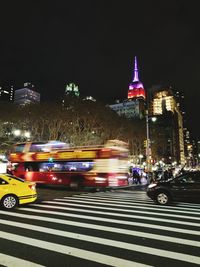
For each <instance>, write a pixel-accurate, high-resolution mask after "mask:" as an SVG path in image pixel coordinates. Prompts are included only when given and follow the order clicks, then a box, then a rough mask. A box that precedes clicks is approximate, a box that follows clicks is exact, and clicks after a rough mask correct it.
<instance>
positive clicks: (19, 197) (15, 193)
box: [0, 174, 37, 210]
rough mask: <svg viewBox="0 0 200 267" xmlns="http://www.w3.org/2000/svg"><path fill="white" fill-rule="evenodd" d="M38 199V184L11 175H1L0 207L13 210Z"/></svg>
mask: <svg viewBox="0 0 200 267" xmlns="http://www.w3.org/2000/svg"><path fill="white" fill-rule="evenodd" d="M36 199H37V192H36V184H35V183H33V182H28V181H24V180H23V179H21V178H18V177H16V176H13V175H10V174H0V206H1V207H2V208H4V209H8V210H9V209H13V208H15V207H17V206H18V205H20V204H26V203H31V202H34V201H35V200H36Z"/></svg>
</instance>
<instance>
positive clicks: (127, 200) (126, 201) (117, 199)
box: [54, 195, 200, 215]
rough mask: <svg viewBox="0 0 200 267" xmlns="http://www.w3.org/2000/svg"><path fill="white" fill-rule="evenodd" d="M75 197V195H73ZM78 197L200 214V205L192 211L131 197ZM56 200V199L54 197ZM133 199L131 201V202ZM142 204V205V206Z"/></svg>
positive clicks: (80, 197)
mask: <svg viewBox="0 0 200 267" xmlns="http://www.w3.org/2000/svg"><path fill="white" fill-rule="evenodd" d="M64 198H68V197H64ZM73 198H74V199H75V197H73ZM76 198H77V199H83V200H84V199H88V200H91V201H94V202H98V201H99V200H102V201H104V202H109V203H115V202H116V203H121V204H127V205H134V207H135V206H137V208H138V209H139V208H141V209H142V208H144V207H145V209H152V210H155V207H156V210H161V211H163V210H165V211H170V212H177V213H179V212H182V211H184V213H186V214H194V213H197V214H199V215H200V210H199V209H200V205H199V209H197V208H190V211H188V207H179V206H178V207H177V206H171V208H170V206H157V205H155V204H149V203H148V204H144V203H141V202H135V198H129V199H127V198H126V199H122V198H121V197H117V198H114V199H113V198H108V197H95V196H89V197H87V196H81V195H80V196H79V197H76ZM54 200H55V199H54ZM130 201H131V202H130ZM140 206H142V207H140ZM174 208H176V210H174Z"/></svg>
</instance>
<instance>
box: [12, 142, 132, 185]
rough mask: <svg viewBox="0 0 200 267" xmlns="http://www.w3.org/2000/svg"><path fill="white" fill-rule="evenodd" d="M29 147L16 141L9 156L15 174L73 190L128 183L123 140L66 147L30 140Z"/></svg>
mask: <svg viewBox="0 0 200 267" xmlns="http://www.w3.org/2000/svg"><path fill="white" fill-rule="evenodd" d="M23 146H24V148H23ZM27 146H28V145H27V143H23V144H17V145H15V147H14V148H15V149H14V153H11V154H10V155H9V160H10V161H11V163H12V165H13V166H15V168H14V169H13V174H14V175H16V176H18V177H21V178H23V179H25V180H28V181H34V182H36V183H38V184H39V183H40V184H46V185H65V186H69V187H70V188H73V189H80V187H95V188H113V187H119V186H120V187H123V186H127V185H128V169H129V168H128V156H129V150H128V148H127V144H126V143H124V142H122V141H119V140H109V141H108V142H107V143H106V144H105V145H104V146H90V147H71V148H63V149H55V148H53V149H52V148H51V149H47V147H46V146H45V144H43V143H31V144H29V149H28V150H27ZM19 147H20V149H19ZM25 148H26V150H25Z"/></svg>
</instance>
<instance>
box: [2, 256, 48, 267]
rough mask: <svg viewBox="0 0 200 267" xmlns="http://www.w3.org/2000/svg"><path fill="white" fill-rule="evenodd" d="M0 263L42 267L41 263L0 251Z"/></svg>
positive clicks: (10, 266) (20, 266)
mask: <svg viewBox="0 0 200 267" xmlns="http://www.w3.org/2000/svg"><path fill="white" fill-rule="evenodd" d="M0 264H1V265H3V266H9V267H44V266H43V265H40V264H37V263H34V262H29V261H26V260H22V259H19V258H17V257H13V256H9V255H5V254H3V253H0Z"/></svg>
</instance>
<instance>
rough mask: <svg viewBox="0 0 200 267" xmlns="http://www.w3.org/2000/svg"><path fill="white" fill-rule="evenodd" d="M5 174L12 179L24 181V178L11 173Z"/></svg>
mask: <svg viewBox="0 0 200 267" xmlns="http://www.w3.org/2000/svg"><path fill="white" fill-rule="evenodd" d="M6 176H7V177H10V178H12V179H14V180H17V181H19V182H23V183H24V180H23V179H22V178H19V177H16V176H14V175H11V174H7V175H6Z"/></svg>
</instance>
